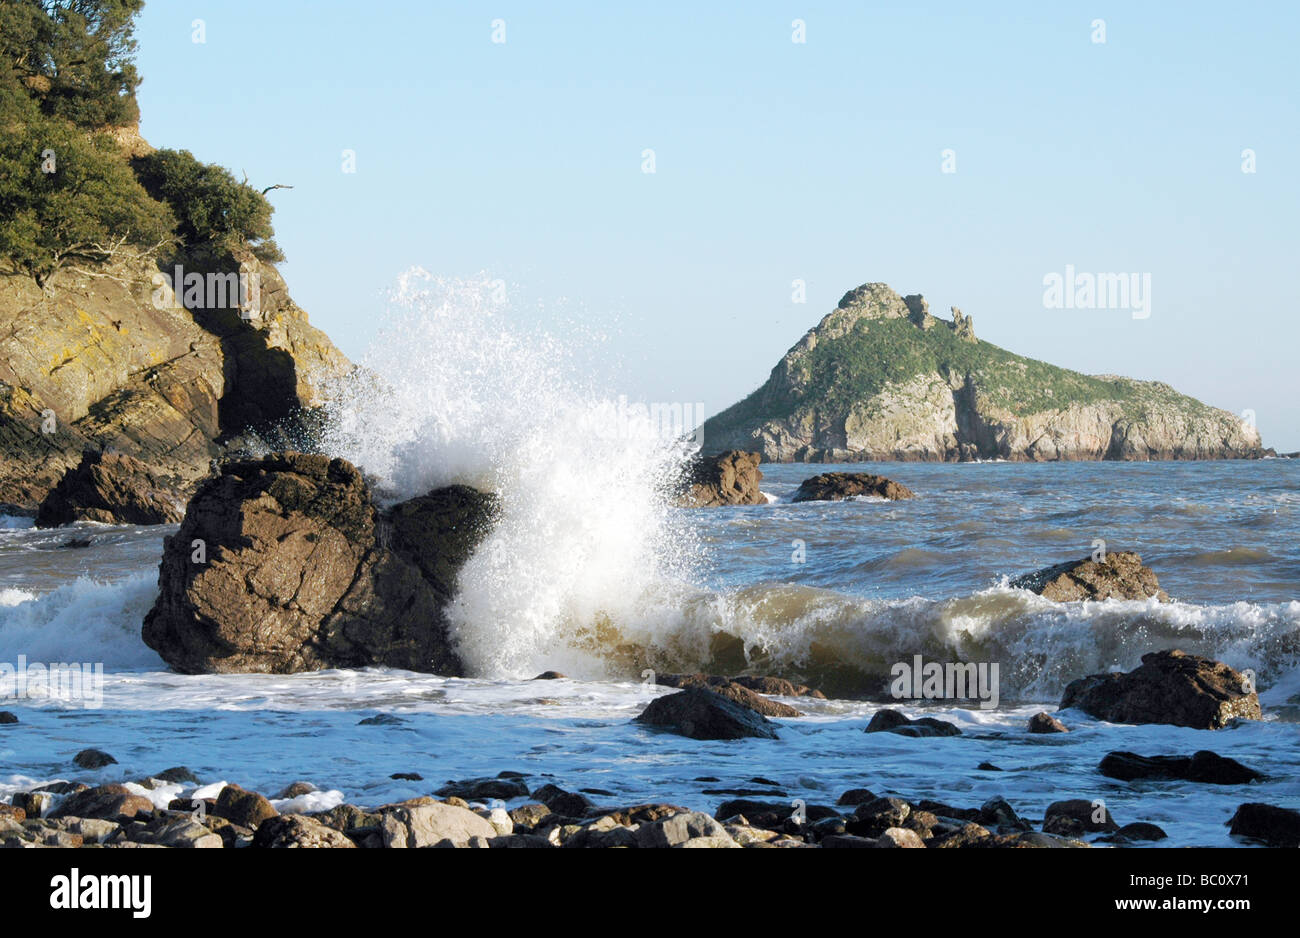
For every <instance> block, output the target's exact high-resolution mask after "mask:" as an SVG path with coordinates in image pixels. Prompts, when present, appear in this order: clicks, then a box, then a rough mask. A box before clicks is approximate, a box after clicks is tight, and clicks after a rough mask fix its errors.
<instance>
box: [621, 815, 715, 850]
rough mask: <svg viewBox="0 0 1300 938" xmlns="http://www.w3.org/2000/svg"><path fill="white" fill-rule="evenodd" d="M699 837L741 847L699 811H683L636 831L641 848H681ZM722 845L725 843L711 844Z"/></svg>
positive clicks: (652, 822)
mask: <svg viewBox="0 0 1300 938" xmlns="http://www.w3.org/2000/svg"><path fill="white" fill-rule="evenodd" d="M697 837H707V838H715V839H717V840H719V841H722V842H725V843H726V844H729V845H731V846H739V844H737V843H736V842H735V841H734V840H732V839H731V835H730V834H728V833H727V831H726V829H725V828H724V827H723V826H722V825H721V824H720V823H719V822H718V821H716V820H714V819H713V818H712V817H710V816H709V815H707V814H704V813H702V812H699V811H683V812H681V813H679V814H674V815H672V816H671V817H666V818H664V819H662V820H659V821H650V822H647V823H645V824H642V825H641V826H640V827H638V828H637V831H636V840H637V844H638V845H639V846H641V847H679V846H682V845H683V844H685V843H686V842H687V841H689V840H693V839H695V838H697ZM722 845H723V843H711V844H710V846H722Z"/></svg>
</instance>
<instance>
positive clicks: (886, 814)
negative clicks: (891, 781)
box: [849, 798, 912, 837]
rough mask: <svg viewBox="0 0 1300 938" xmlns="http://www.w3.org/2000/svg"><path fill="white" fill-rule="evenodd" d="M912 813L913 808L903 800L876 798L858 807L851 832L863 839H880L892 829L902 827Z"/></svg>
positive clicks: (851, 824) (851, 825)
mask: <svg viewBox="0 0 1300 938" xmlns="http://www.w3.org/2000/svg"><path fill="white" fill-rule="evenodd" d="M911 813H912V806H911V805H910V804H908V803H907V802H906V801H904V800H903V799H902V798H875V799H873V800H871V801H865V802H863V803H862V804H860V805H858V806H857V808H855V809H854V811H853V820H852V821H850V822H849V832H850V833H853V834H857V835H859V836H863V837H879V836H880V835H881V834H883V833H884V832H885V831H887V830H888V829H889V828H891V827H902V826H903V824H904V823H905V822H906V821H907V818H908V816H909V815H910V814H911Z"/></svg>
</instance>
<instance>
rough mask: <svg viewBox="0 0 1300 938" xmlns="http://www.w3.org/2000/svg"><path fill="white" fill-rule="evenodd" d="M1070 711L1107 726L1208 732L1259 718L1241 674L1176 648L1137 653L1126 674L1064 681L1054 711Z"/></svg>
mask: <svg viewBox="0 0 1300 938" xmlns="http://www.w3.org/2000/svg"><path fill="white" fill-rule="evenodd" d="M1247 688H1250V689H1247ZM1070 707H1078V708H1079V709H1080V710H1082V711H1084V712H1085V713H1087V714H1089V715H1091V716H1094V717H1096V718H1097V719H1099V720H1106V721H1108V722H1110V723H1168V724H1172V725H1174V726H1190V727H1192V728H1194V729H1209V730H1214V729H1219V728H1221V727H1223V726H1226V725H1227V724H1228V723H1229V721H1231V720H1233V719H1237V718H1244V719H1250V720H1258V719H1261V718H1262V714H1261V712H1260V709H1259V696H1258V695H1257V694H1256V693H1255V691H1254V689H1253V684H1252V682H1250V681H1248V680H1247V679H1246V677H1245V676H1244V675H1243V674H1241V673H1240V672H1238V671H1234V670H1233V669H1232V668H1230V667H1228V666H1227V665H1226V664H1223V663H1222V662H1218V661H1211V660H1210V659H1209V658H1202V657H1201V656H1199V655H1189V654H1187V653H1186V652H1182V651H1177V650H1175V651H1157V652H1151V653H1149V654H1146V655H1143V656H1142V664H1141V665H1140V666H1139V667H1137V668H1135V669H1134V670H1132V671H1129V672H1128V673H1127V674H1093V675H1089V676H1088V677H1083V678H1079V679H1078V680H1077V681H1072V682H1070V684H1069V685H1068V686H1067V687H1066V688H1065V694H1064V696H1062V698H1061V707H1060V709H1062V710H1067V709H1069V708H1070Z"/></svg>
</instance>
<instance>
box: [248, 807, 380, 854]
mask: <svg viewBox="0 0 1300 938" xmlns="http://www.w3.org/2000/svg"><path fill="white" fill-rule="evenodd" d="M253 846H254V847H263V848H269V849H281V848H289V849H293V848H344V849H354V848H355V847H356V844H355V843H353V842H352V840H351V838H349V837H348V836H347V835H346V834H344V833H342V832H341V831H337V830H335V829H334V828H332V827H329V826H327V825H325V824H322V823H321V822H320V821H318V820H316V819H315V818H312V817H308V816H306V815H302V814H281V815H279V816H278V817H272V818H267V819H266V820H265V821H263V822H262V823H261V824H260V825H259V826H258V828H257V833H256V834H255V835H254V836H253Z"/></svg>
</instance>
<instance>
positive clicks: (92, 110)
mask: <svg viewBox="0 0 1300 938" xmlns="http://www.w3.org/2000/svg"><path fill="white" fill-rule="evenodd" d="M143 7H144V0H6V2H5V3H4V4H3V5H0V37H3V38H2V39H0V42H3V44H4V57H5V61H6V63H7V64H8V65H9V67H10V69H11V71H12V72H13V74H14V75H15V76H16V77H17V78H18V80H19V81H20V82H21V83H22V84H24V85H25V86H26V87H27V88H28V89H29V90H31V91H33V92H35V93H36V94H37V95H38V96H39V98H40V104H41V110H42V111H43V112H44V113H45V114H47V115H49V116H51V117H62V118H64V119H66V120H69V121H71V122H72V123H74V124H76V125H77V126H78V127H89V128H103V127H119V126H122V125H124V124H132V123H135V121H137V120H138V119H139V116H140V112H139V108H138V107H137V106H136V102H135V89H136V86H138V85H139V84H140V77H139V75H138V74H137V73H136V70H135V65H134V64H133V63H132V61H131V60H132V57H133V56H134V54H135V47H136V44H135V38H134V29H135V24H134V19H135V15H136V14H137V13H139V12H140V10H141V8H143Z"/></svg>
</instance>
